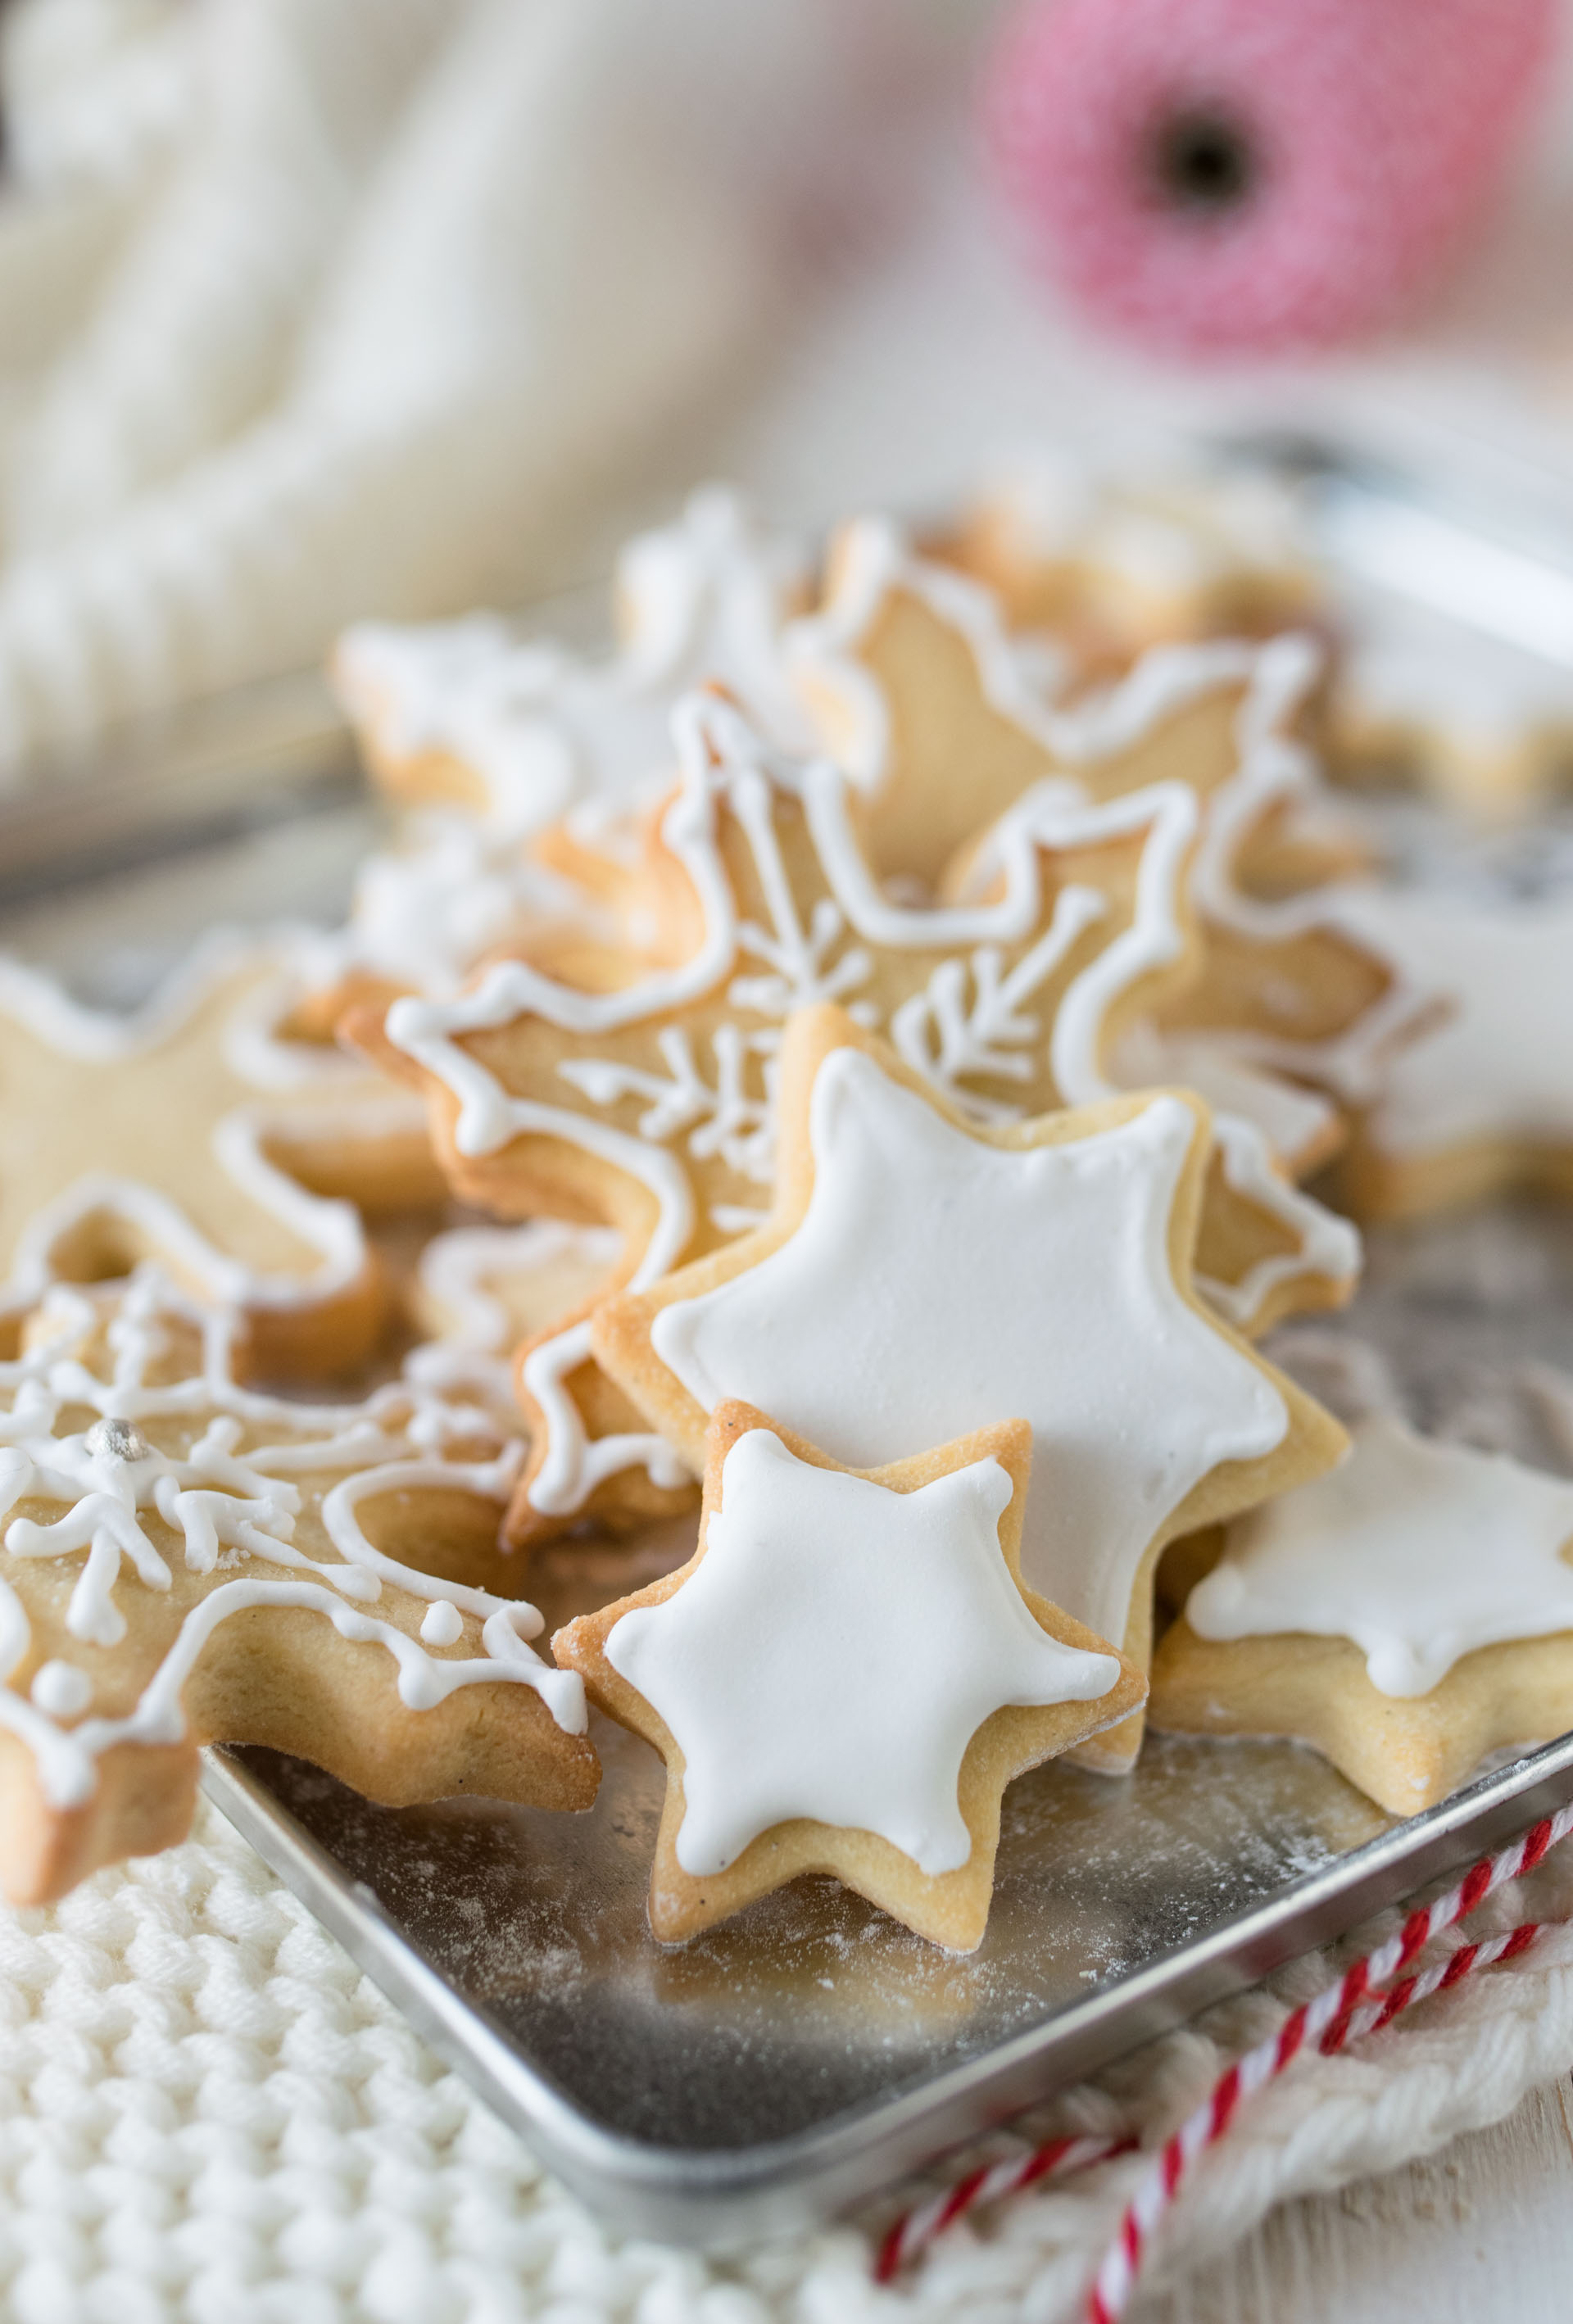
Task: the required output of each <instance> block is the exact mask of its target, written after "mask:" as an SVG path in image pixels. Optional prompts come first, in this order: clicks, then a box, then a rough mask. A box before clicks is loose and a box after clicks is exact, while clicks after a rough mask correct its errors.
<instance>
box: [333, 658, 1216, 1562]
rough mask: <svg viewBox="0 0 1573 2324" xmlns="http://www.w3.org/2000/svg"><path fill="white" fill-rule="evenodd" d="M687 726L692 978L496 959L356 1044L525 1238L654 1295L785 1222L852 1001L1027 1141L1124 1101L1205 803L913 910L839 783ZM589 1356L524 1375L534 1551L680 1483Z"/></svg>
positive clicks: (1043, 814)
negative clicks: (577, 977) (778, 1165)
mask: <svg viewBox="0 0 1573 2324" xmlns="http://www.w3.org/2000/svg"><path fill="white" fill-rule="evenodd" d="M678 725H679V729H680V734H681V737H682V749H683V779H682V784H681V788H680V790H679V791H678V793H677V795H676V796H675V798H673V800H672V802H671V805H670V806H669V807H667V809H666V810H665V813H664V815H663V816H662V823H661V840H660V845H661V848H662V852H663V853H666V854H668V855H669V856H670V857H671V859H672V862H674V863H675V865H676V866H677V867H678V869H679V870H680V872H681V875H682V881H683V886H684V890H685V892H686V895H687V897H688V899H689V917H690V920H691V922H692V927H691V931H690V937H689V948H688V951H687V954H686V956H684V957H683V958H682V959H681V960H680V962H679V963H678V964H676V965H675V966H673V967H671V968H670V969H663V970H659V971H656V972H653V973H650V974H648V975H646V976H644V977H643V978H642V979H640V980H639V981H638V982H635V983H634V984H631V985H629V986H626V987H625V988H622V989H619V990H616V991H612V992H608V993H604V994H597V995H588V994H586V993H585V992H584V991H580V990H578V989H577V988H569V987H566V986H564V985H562V984H560V983H558V982H553V981H552V980H551V979H549V978H546V977H544V976H542V975H541V973H540V972H539V971H537V970H534V969H532V968H531V967H530V966H528V965H527V964H520V963H514V962H507V963H500V964H497V965H495V967H494V968H492V969H491V970H490V971H488V972H487V973H486V975H485V976H484V977H483V978H482V979H481V980H480V981H479V982H478V983H477V985H476V987H475V988H474V990H473V991H470V992H469V993H467V994H465V995H462V996H461V997H460V998H459V999H458V1001H453V1002H449V1003H446V1004H440V1003H435V1002H425V1001H413V1000H406V1001H402V1002H400V1003H399V1004H397V1005H396V1006H395V1007H394V1008H393V1010H391V1011H390V1012H389V1013H388V1016H387V1019H386V1028H385V1032H384V1028H383V1026H382V1024H381V1022H380V1020H378V1019H376V1018H375V1016H369V1017H365V1018H362V1019H357V1020H356V1034H357V1037H358V1038H359V1039H360V1040H361V1041H362V1042H363V1045H365V1047H367V1048H368V1050H369V1052H370V1054H372V1055H373V1056H375V1059H376V1060H377V1062H378V1063H380V1064H383V1065H386V1066H387V1068H388V1069H389V1070H392V1071H395V1072H398V1071H403V1073H404V1074H406V1075H407V1076H408V1077H409V1078H410V1079H411V1080H412V1082H413V1083H414V1084H415V1085H416V1086H418V1087H420V1088H422V1089H423V1090H424V1091H425V1093H426V1094H427V1096H428V1100H429V1103H430V1115H431V1122H432V1128H433V1133H434V1137H435V1139H436V1143H437V1148H438V1151H439V1153H440V1156H441V1157H442V1158H443V1162H444V1165H445V1167H447V1168H448V1170H449V1174H450V1176H451V1177H452V1180H453V1183H454V1185H455V1188H456V1191H458V1193H459V1194H462V1195H464V1196H465V1197H466V1198H467V1199H469V1200H472V1201H475V1202H478V1203H482V1204H483V1205H484V1206H486V1208H487V1209H489V1210H491V1211H493V1212H495V1213H498V1214H500V1215H503V1216H515V1217H518V1216H529V1215H533V1214H537V1213H544V1214H548V1215H551V1216H556V1217H560V1218H568V1219H574V1220H587V1221H599V1222H605V1223H607V1224H610V1225H613V1226H615V1227H616V1228H618V1229H619V1230H620V1231H621V1232H622V1233H623V1235H624V1237H625V1245H626V1251H627V1259H626V1268H627V1271H628V1273H629V1275H630V1278H631V1279H636V1280H637V1281H639V1282H642V1283H643V1282H649V1281H652V1280H653V1279H654V1277H656V1276H657V1275H660V1274H662V1273H663V1272H665V1271H666V1270H667V1269H668V1268H671V1267H673V1266H676V1265H678V1264H680V1262H681V1261H682V1260H683V1259H687V1258H693V1257H697V1256H698V1255H699V1254H700V1253H701V1252H703V1251H705V1250H711V1249H713V1248H714V1247H715V1246H716V1245H717V1243H718V1242H720V1241H722V1240H725V1239H726V1237H727V1236H729V1235H732V1234H736V1233H738V1232H740V1231H743V1230H744V1229H745V1228H746V1227H748V1226H751V1225H754V1224H756V1223H757V1222H758V1221H759V1220H760V1218H761V1217H763V1214H764V1212H765V1210H766V1208H767V1207H768V1204H769V1202H770V1198H771V1191H772V1188H773V1184H774V1176H775V1135H774V1120H773V1078H774V1073H775V1058H776V1053H777V1050H778V1048H779V1046H780V1041H781V1032H782V1025H783V1023H784V1021H785V1019H786V1018H787V1017H788V1015H789V1014H790V1013H791V1010H793V1009H795V1008H798V1007H800V1006H801V1005H803V1004H805V1003H810V1002H813V1001H819V1000H823V999H836V1000H842V1001H845V1002H846V1004H847V1007H848V1009H849V1010H851V1011H852V1013H853V1014H854V1015H855V1016H856V1017H857V1018H858V1019H859V1020H860V1021H862V1022H865V1023H868V1024H872V1025H879V1026H885V1027H888V1028H889V1030H890V1033H891V1036H892V1038H893V1040H894V1042H895V1043H896V1045H897V1047H899V1049H900V1050H901V1052H902V1056H904V1057H906V1058H907V1059H908V1061H909V1062H910V1063H911V1065H914V1066H915V1067H916V1068H917V1069H918V1070H920V1071H921V1072H922V1073H924V1074H926V1075H927V1077H928V1078H929V1079H930V1080H931V1081H932V1082H933V1083H934V1084H935V1085H936V1086H937V1087H939V1088H940V1089H942V1090H944V1091H946V1092H947V1093H948V1094H950V1095H952V1096H953V1097H954V1098H955V1099H956V1100H957V1101H958V1102H959V1103H961V1104H962V1105H964V1106H965V1107H967V1108H968V1109H969V1110H972V1111H976V1112H978V1113H979V1114H980V1115H981V1116H983V1117H984V1118H985V1119H988V1120H1014V1119H1018V1118H1022V1117H1025V1116H1028V1115H1031V1114H1035V1113H1039V1112H1041V1111H1045V1110H1047V1109H1048V1108H1049V1107H1050V1106H1053V1105H1055V1104H1057V1103H1059V1102H1061V1101H1062V1100H1064V1099H1067V1098H1069V1099H1075V1098H1078V1097H1079V1095H1080V1094H1081V1093H1082V1092H1083V1090H1084V1089H1085V1088H1087V1087H1088V1086H1089V1085H1090V1086H1091V1087H1092V1088H1094V1089H1095V1090H1096V1092H1097V1093H1101V1092H1102V1090H1103V1087H1104V1082H1103V1078H1102V1074H1103V1052H1104V1049H1105V1047H1106V1044H1107V1043H1108V1042H1109V1041H1111V1040H1112V1039H1113V1038H1114V1037H1116V1036H1117V1033H1118V1031H1119V1030H1120V1028H1121V1027H1122V1025H1123V1024H1124V1022H1125V1021H1126V1020H1127V1019H1128V1018H1133V1017H1134V1016H1135V1015H1137V1014H1140V1013H1143V1011H1144V1010H1150V1009H1151V1007H1152V1004H1153V1002H1154V1001H1155V999H1156V998H1157V996H1158V995H1159V994H1160V993H1161V991H1163V990H1165V989H1166V986H1167V983H1168V982H1169V980H1170V978H1171V977H1173V976H1176V975H1181V974H1183V973H1185V972H1186V967H1187V952H1188V945H1187V929H1186V925H1185V912H1184V891H1183V870H1184V863H1185V858H1186V853H1187V850H1188V848H1189V843H1190V837H1191V834H1192V831H1193V829H1194V825H1195V806H1194V801H1193V800H1192V798H1191V796H1190V794H1189V791H1188V790H1187V789H1186V788H1184V787H1183V786H1182V785H1179V784H1170V785H1167V786H1162V785H1160V786H1155V787H1154V788H1152V790H1150V791H1147V792H1143V793H1141V794H1138V795H1136V796H1134V797H1133V798H1126V799H1119V800H1115V801H1113V802H1111V803H1109V804H1108V805H1107V806H1104V807H1087V806H1085V805H1083V804H1081V803H1079V802H1078V801H1075V800H1072V801H1070V802H1069V803H1066V802H1063V801H1061V800H1059V799H1057V798H1052V797H1050V796H1047V795H1046V796H1044V797H1043V798H1040V799H1037V800H1034V801H1032V802H1023V804H1022V807H1021V809H1019V810H1018V812H1017V814H1016V816H1014V817H1013V818H1007V822H1006V825H1005V826H1004V827H1002V830H1001V831H1000V833H999V834H998V835H997V850H998V858H999V862H1000V864H1001V874H1000V882H999V893H998V895H997V896H996V897H995V898H993V899H990V900H989V901H988V902H986V903H985V904H982V905H978V906H966V907H956V908H939V907H929V906H911V907H909V906H903V905H901V904H898V903H895V902H893V901H892V900H891V899H890V898H889V897H888V896H887V895H886V894H885V893H884V891H883V890H881V889H880V888H879V886H878V885H877V884H876V883H875V881H874V879H873V877H872V876H871V874H870V872H869V871H868V869H867V866H866V864H865V861H864V859H863V856H862V854H861V853H860V852H859V850H858V848H857V845H856V840H855V837H854V835H853V831H852V827H851V816H850V807H849V792H848V787H847V782H846V779H845V778H843V777H842V776H841V775H840V774H839V773H838V771H837V770H836V769H835V768H834V767H832V766H829V765H827V764H824V763H823V762H820V763H818V764H813V763H810V764H807V765H805V764H803V763H801V762H799V761H790V760H784V759H782V758H780V757H779V756H776V755H773V754H771V753H768V752H764V751H763V749H762V747H761V746H760V744H759V742H757V740H756V738H755V737H754V735H753V734H752V733H751V731H750V730H749V729H748V728H747V727H746V726H745V724H744V722H743V721H742V720H741V719H740V718H739V717H738V716H737V715H736V713H735V712H734V711H732V710H731V709H730V708H729V707H728V706H727V705H725V704H724V703H721V702H719V701H718V700H717V699H716V698H715V697H714V696H693V697H691V698H690V700H689V703H688V704H687V705H684V706H683V709H682V711H681V712H680V716H679V720H678ZM588 1355H589V1343H588V1327H587V1326H586V1325H584V1324H579V1325H576V1327H575V1328H574V1329H573V1330H572V1331H571V1332H566V1333H559V1334H555V1335H554V1336H553V1337H552V1338H551V1340H550V1341H548V1342H541V1343H540V1344H538V1345H537V1346H536V1347H534V1348H532V1349H531V1350H529V1351H526V1353H525V1356H524V1358H523V1369H522V1383H523V1389H524V1393H525V1397H526V1402H527V1405H528V1406H529V1409H530V1412H531V1416H532V1433H533V1434H534V1438H535V1451H534V1455H533V1457H532V1466H531V1469H530V1471H529V1473H528V1476H527V1479H526V1482H525V1486H524V1489H523V1496H522V1499H521V1504H520V1506H519V1508H517V1509H516V1511H515V1513H514V1527H515V1532H516V1535H517V1537H518V1538H520V1539H525V1538H528V1537H530V1535H531V1534H532V1531H533V1532H540V1531H541V1530H542V1529H544V1527H546V1526H549V1525H551V1523H553V1522H559V1521H561V1520H563V1519H566V1518H571V1517H576V1516H577V1515H578V1514H579V1513H580V1512H581V1511H583V1510H585V1509H586V1508H593V1511H594V1513H595V1514H596V1515H597V1517H601V1518H602V1519H604V1520H606V1521H616V1520H617V1519H618V1518H619V1517H620V1516H621V1515H622V1514H623V1513H624V1512H625V1510H626V1509H627V1508H628V1505H629V1500H630V1496H632V1497H633V1499H634V1503H635V1504H636V1505H637V1506H636V1508H635V1512H634V1513H635V1514H640V1515H643V1514H644V1513H646V1511H648V1510H649V1508H650V1507H651V1503H650V1500H649V1487H648V1478H647V1477H646V1478H641V1476H640V1474H639V1471H640V1470H642V1469H643V1470H645V1471H651V1472H652V1473H653V1474H654V1476H655V1477H656V1479H657V1480H658V1483H659V1487H660V1489H661V1490H662V1491H667V1490H670V1489H671V1488H672V1487H673V1486H675V1485H676V1483H677V1482H678V1480H679V1477H680V1473H681V1472H680V1470H678V1469H676V1468H675V1467H674V1464H673V1462H672V1460H671V1453H670V1452H669V1451H668V1449H667V1448H666V1447H665V1445H664V1444H662V1443H661V1441H660V1440H659V1438H657V1439H654V1440H652V1438H651V1437H650V1434H649V1432H648V1431H647V1430H641V1429H640V1428H639V1427H638V1426H637V1425H636V1424H634V1425H629V1417H628V1416H626V1414H625V1411H624V1408H623V1406H622V1399H621V1398H620V1397H619V1398H616V1399H615V1401H614V1404H613V1406H612V1407H611V1417H610V1425H606V1419H605V1418H603V1421H602V1424H601V1425H600V1426H599V1427H597V1426H596V1425H595V1424H593V1423H590V1422H589V1416H588V1412H587V1410H586V1408H585V1399H586V1397H588V1396H598V1397H602V1398H604V1397H605V1396H606V1390H605V1388H604V1386H601V1385H598V1384H597V1382H596V1381H595V1379H594V1375H593V1369H590V1370H587V1369H586V1367H587V1361H588ZM603 1434H604V1435H606V1437H608V1438H609V1439H610V1441H609V1442H606V1443H599V1442H597V1441H594V1440H595V1439H596V1437H597V1436H599V1435H603ZM652 1464H653V1467H652Z"/></svg>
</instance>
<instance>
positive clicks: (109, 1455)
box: [87, 1416, 153, 1462]
mask: <svg viewBox="0 0 1573 2324" xmlns="http://www.w3.org/2000/svg"><path fill="white" fill-rule="evenodd" d="M87 1443H88V1452H91V1453H92V1455H93V1457H94V1459H95V1460H97V1459H98V1458H99V1457H100V1456H102V1458H104V1459H105V1460H107V1461H125V1462H132V1461H145V1460H146V1459H147V1458H148V1456H149V1455H150V1453H151V1452H152V1451H153V1446H152V1445H151V1444H150V1443H148V1441H147V1439H146V1437H145V1436H144V1435H143V1433H142V1431H141V1429H140V1428H138V1427H137V1426H136V1425H135V1424H134V1422H133V1421H129V1420H117V1419H116V1418H114V1417H113V1416H110V1417H108V1418H106V1419H104V1420H96V1421H95V1422H94V1423H93V1425H92V1427H91V1428H89V1429H88V1437H87Z"/></svg>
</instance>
